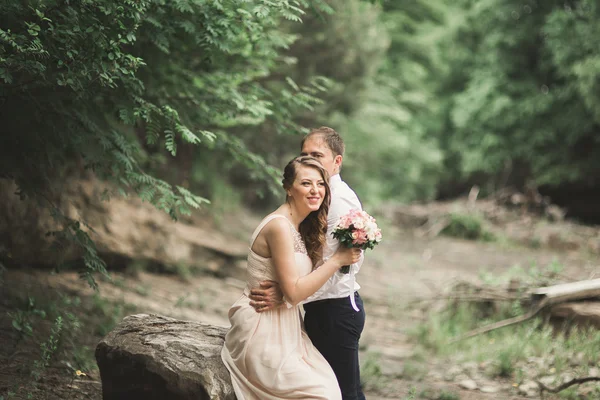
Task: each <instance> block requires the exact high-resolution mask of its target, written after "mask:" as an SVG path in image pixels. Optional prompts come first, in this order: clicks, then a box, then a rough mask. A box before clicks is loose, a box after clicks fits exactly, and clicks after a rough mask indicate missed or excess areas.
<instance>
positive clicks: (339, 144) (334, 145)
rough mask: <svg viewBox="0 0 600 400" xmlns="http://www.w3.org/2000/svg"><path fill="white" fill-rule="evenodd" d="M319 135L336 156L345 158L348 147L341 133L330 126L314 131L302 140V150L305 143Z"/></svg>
mask: <svg viewBox="0 0 600 400" xmlns="http://www.w3.org/2000/svg"><path fill="white" fill-rule="evenodd" d="M316 135H318V136H319V137H321V139H323V141H324V142H325V143H327V147H329V149H330V150H331V152H332V153H333V155H334V156H338V155H339V156H343V155H344V151H345V150H346V146H345V145H344V141H343V140H342V137H341V136H340V134H339V133H337V132H336V131H335V130H334V129H333V128H330V127H328V126H322V127H320V128H316V129H312V130H311V131H310V132H309V133H308V134H307V135H306V136H304V139H302V143H300V148H301V149H302V148H303V147H304V142H306V141H307V140H308V138H311V137H313V136H316Z"/></svg>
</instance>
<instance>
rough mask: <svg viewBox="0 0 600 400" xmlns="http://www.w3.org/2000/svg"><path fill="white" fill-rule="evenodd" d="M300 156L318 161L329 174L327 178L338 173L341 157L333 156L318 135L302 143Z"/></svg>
mask: <svg viewBox="0 0 600 400" xmlns="http://www.w3.org/2000/svg"><path fill="white" fill-rule="evenodd" d="M300 155H303V156H311V157H314V158H316V159H317V160H319V161H320V162H321V164H323V167H324V168H325V169H326V170H327V172H329V176H333V175H335V174H338V173H339V172H340V164H341V161H342V156H339V155H338V156H335V155H334V154H333V152H332V151H331V149H330V148H329V146H328V145H327V142H326V141H324V140H323V139H322V138H321V137H320V136H319V135H314V136H311V137H309V138H308V139H306V140H305V141H304V145H303V146H302V152H301V153H300Z"/></svg>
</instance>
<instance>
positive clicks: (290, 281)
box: [265, 218, 360, 305]
mask: <svg viewBox="0 0 600 400" xmlns="http://www.w3.org/2000/svg"><path fill="white" fill-rule="evenodd" d="M265 228H266V231H265V239H266V241H267V244H268V246H269V250H270V253H271V261H272V262H273V266H274V268H275V273H276V276H277V278H278V281H279V286H280V287H281V291H282V292H283V295H284V296H285V299H286V300H287V301H288V302H289V303H291V304H292V305H296V304H298V303H300V302H301V301H302V300H305V299H306V298H308V297H309V296H311V295H312V294H314V293H315V292H316V291H317V290H319V288H320V287H321V286H323V284H324V283H325V282H327V280H328V279H329V278H330V277H331V276H332V275H333V274H334V273H335V272H336V271H337V270H338V269H340V268H341V267H342V266H343V265H347V264H353V263H354V262H356V261H357V260H358V259H359V258H360V250H358V249H344V250H341V251H338V252H336V253H335V254H334V255H333V256H331V257H330V258H329V259H328V260H327V261H326V262H325V263H324V264H322V265H321V266H320V267H319V268H317V269H316V270H314V271H312V272H311V273H310V274H308V275H305V276H300V275H299V274H298V268H297V267H296V259H295V257H294V242H293V238H292V234H291V232H290V227H289V223H288V222H287V221H284V220H282V219H280V218H277V219H275V220H273V221H271V222H269V224H268V225H267V226H266V227H265Z"/></svg>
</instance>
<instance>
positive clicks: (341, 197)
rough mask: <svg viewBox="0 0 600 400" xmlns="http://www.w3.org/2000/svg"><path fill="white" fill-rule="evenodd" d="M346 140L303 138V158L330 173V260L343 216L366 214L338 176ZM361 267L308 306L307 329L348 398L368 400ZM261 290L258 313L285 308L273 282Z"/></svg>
mask: <svg viewBox="0 0 600 400" xmlns="http://www.w3.org/2000/svg"><path fill="white" fill-rule="evenodd" d="M344 149H345V146H344V142H343V141H342V138H341V137H340V135H339V134H338V133H337V132H336V131H335V130H333V129H331V128H328V127H325V126H323V127H320V128H318V129H314V130H312V131H311V132H310V133H309V134H308V135H306V136H305V137H304V139H303V140H302V151H301V155H308V156H312V157H315V158H316V159H318V160H319V161H320V162H321V164H323V167H325V169H326V170H327V171H328V172H329V176H330V178H329V185H330V186H331V205H330V207H329V214H328V216H327V242H326V244H325V247H324V249H323V259H324V260H326V259H327V258H329V257H331V256H332V255H333V253H335V251H336V250H337V248H338V247H339V245H340V244H339V241H338V240H337V239H335V238H334V237H333V235H332V234H331V233H332V231H333V228H334V226H335V224H337V222H338V220H339V219H340V217H342V216H343V215H345V214H347V213H348V212H349V211H350V210H351V209H359V210H362V206H361V204H360V201H359V200H358V197H357V196H356V193H354V191H353V190H352V189H351V188H350V187H349V186H348V185H347V184H346V183H345V182H344V181H342V178H341V177H340V169H341V167H342V161H343V157H344ZM361 265H362V259H361V261H360V262H359V263H357V264H353V265H352V266H351V267H350V273H349V274H342V273H341V272H337V273H336V274H335V275H333V276H332V277H331V278H329V280H328V281H327V282H326V283H325V285H323V287H322V288H321V289H319V290H318V291H317V292H316V293H315V294H314V295H312V296H311V297H309V298H308V299H307V300H306V302H305V303H304V311H305V316H304V326H305V328H306V333H307V334H308V336H309V337H310V339H311V341H312V342H313V344H314V345H315V347H316V348H317V349H318V350H319V351H320V352H321V354H323V356H324V357H325V359H326V360H327V361H328V362H329V364H330V365H331V368H332V369H333V371H334V372H335V375H336V377H337V380H338V383H339V386H340V389H341V391H342V397H343V399H344V400H364V399H365V395H364V394H363V392H362V388H361V386H360V369H359V362H358V341H359V339H360V335H361V333H362V330H363V328H364V325H365V311H364V308H363V302H362V299H361V298H360V296H359V294H358V289H360V286H359V285H358V283H357V282H356V281H355V278H354V274H356V273H357V272H358V271H359V269H360V267H361ZM261 287H262V289H254V290H252V291H251V294H250V296H249V297H250V299H251V300H252V302H251V303H250V304H251V305H252V306H253V307H254V308H255V309H256V310H257V311H258V312H264V311H268V310H271V309H273V308H275V307H277V306H278V305H279V304H281V302H282V299H283V296H282V294H281V291H280V289H279V287H278V285H277V284H276V283H275V282H272V281H265V282H261Z"/></svg>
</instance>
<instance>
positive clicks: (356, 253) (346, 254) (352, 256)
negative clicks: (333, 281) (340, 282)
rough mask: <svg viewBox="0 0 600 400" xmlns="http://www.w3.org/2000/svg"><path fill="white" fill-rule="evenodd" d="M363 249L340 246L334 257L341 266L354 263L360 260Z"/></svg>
mask: <svg viewBox="0 0 600 400" xmlns="http://www.w3.org/2000/svg"><path fill="white" fill-rule="evenodd" d="M361 254H362V250H361V249H355V248H348V247H344V246H340V247H339V248H338V249H337V251H336V252H335V254H334V255H333V257H335V259H336V260H337V261H338V262H339V263H340V267H341V266H344V265H352V264H355V263H357V262H359V261H360V255H361Z"/></svg>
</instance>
